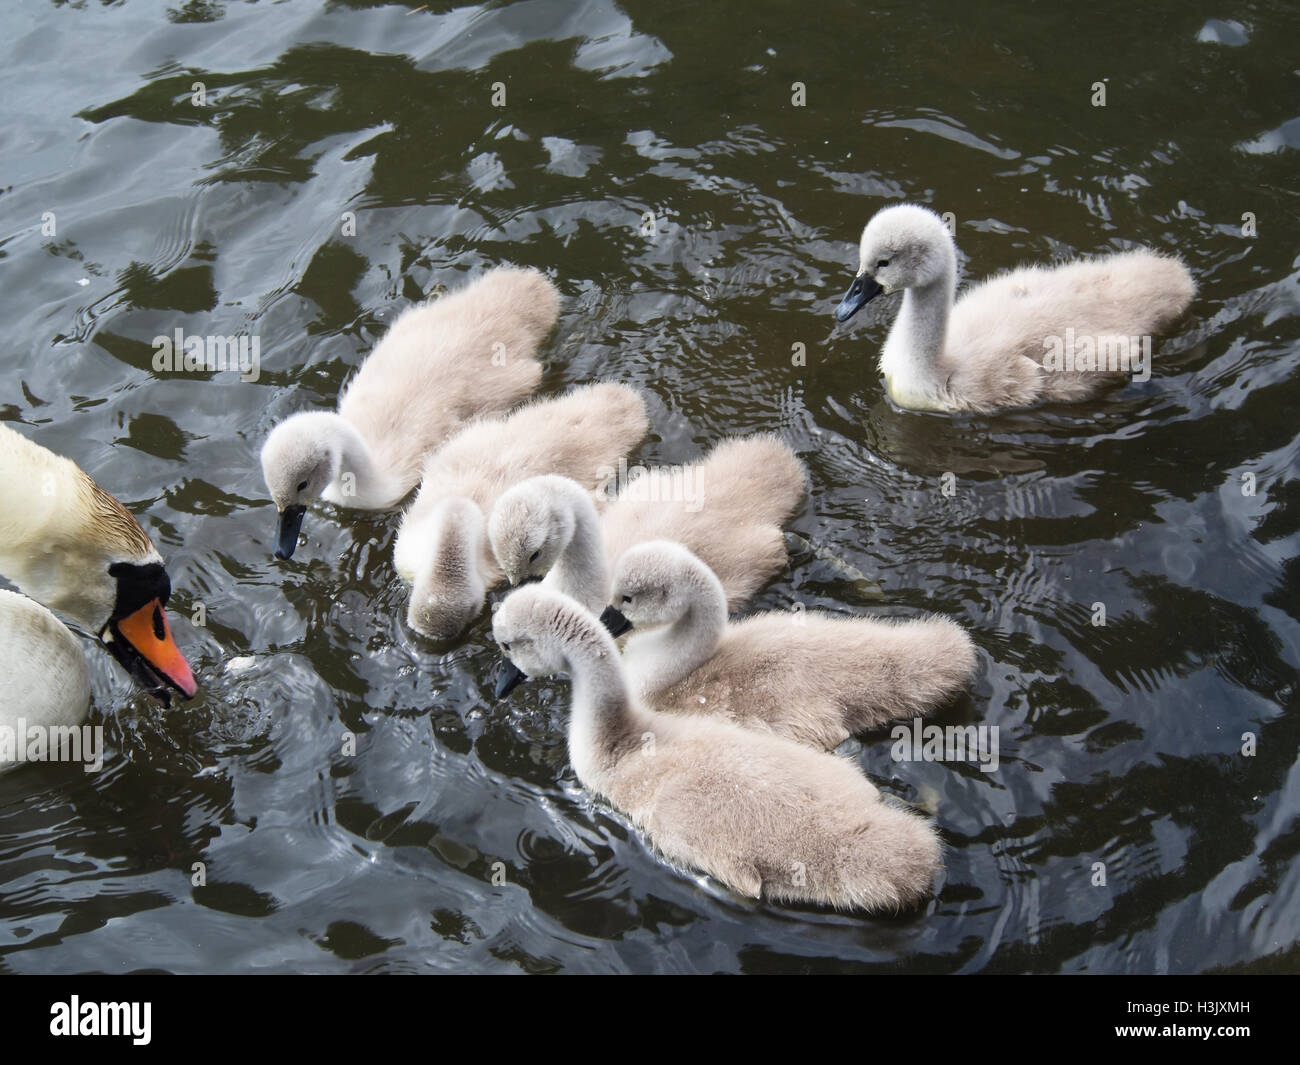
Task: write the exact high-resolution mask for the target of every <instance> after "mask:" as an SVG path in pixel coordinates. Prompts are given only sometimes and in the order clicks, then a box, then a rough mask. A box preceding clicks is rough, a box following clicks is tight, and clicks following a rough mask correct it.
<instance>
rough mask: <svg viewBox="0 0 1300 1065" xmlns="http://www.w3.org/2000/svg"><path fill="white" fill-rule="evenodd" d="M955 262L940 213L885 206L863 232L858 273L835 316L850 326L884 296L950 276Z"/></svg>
mask: <svg viewBox="0 0 1300 1065" xmlns="http://www.w3.org/2000/svg"><path fill="white" fill-rule="evenodd" d="M955 263H956V252H955V250H954V248H953V240H952V234H951V233H949V232H948V227H947V226H946V225H944V222H943V219H942V218H940V217H939V216H938V215H937V214H935V213H934V212H933V211H931V210H929V209H928V208H926V207H918V206H917V205H916V204H912V203H900V204H895V205H893V206H892V207H883V208H881V209H880V210H879V211H877V212H876V213H875V214H874V215H873V216H872V218H871V221H870V222H868V223H867V225H866V228H865V229H863V231H862V240H861V242H860V243H859V245H858V273H857V276H856V277H854V279H853V284H852V285H850V286H849V290H848V292H847V293H845V295H844V299H843V300H841V301H840V305H839V306H838V307H837V308H836V309H835V317H836V318H837V319H838V320H839V321H841V322H847V321H848V320H849V319H850V318H852V317H853V316H854V315H855V314H857V313H858V311H860V310H861V309H862V308H863V307H865V306H866V305H867V303H868V302H869V301H870V300H873V299H875V297H877V296H879V295H881V294H882V293H884V294H886V295H887V294H889V293H891V292H898V291H899V290H900V289H905V288H917V287H920V286H925V285H929V284H933V283H934V282H935V281H939V280H941V279H942V278H944V277H945V276H951V275H952V271H953V268H954V265H955Z"/></svg>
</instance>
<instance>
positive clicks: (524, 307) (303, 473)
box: [262, 266, 559, 558]
mask: <svg viewBox="0 0 1300 1065" xmlns="http://www.w3.org/2000/svg"><path fill="white" fill-rule="evenodd" d="M558 316H559V294H558V293H557V292H556V289H555V286H554V285H552V284H551V282H550V281H549V280H547V278H546V277H545V275H543V274H542V273H540V272H539V271H537V270H531V269H519V268H516V267H506V266H501V267H497V268H495V269H493V270H489V271H488V272H487V273H485V274H483V276H482V277H480V278H478V279H477V280H476V281H474V282H472V283H470V284H468V285H466V286H465V287H464V288H462V289H460V290H458V291H456V292H452V293H449V294H448V295H445V296H442V297H440V298H438V299H435V300H431V301H430V302H427V303H422V304H420V305H419V306H416V307H411V308H409V309H408V310H406V311H405V312H404V313H403V314H402V315H401V317H399V318H398V319H397V321H395V322H394V323H393V325H392V328H390V329H389V330H388V332H387V333H385V334H384V336H383V338H382V339H381V340H380V341H379V343H378V344H377V345H376V346H375V350H374V351H372V352H371V353H370V355H369V357H368V358H367V359H366V360H365V362H363V363H362V364H361V368H360V369H359V370H357V373H356V376H354V377H353V378H352V379H351V380H350V381H349V382H348V383H347V384H346V385H345V386H344V388H343V391H342V393H341V394H340V396H339V402H338V411H337V412H333V411H306V412H303V413H300V414H295V415H292V416H291V417H289V418H286V419H285V420H284V421H283V422H281V423H280V424H279V425H277V426H276V427H275V428H274V429H273V430H272V431H271V434H270V435H269V436H268V437H267V439H266V443H265V444H263V445H262V475H263V477H264V478H265V479H266V486H267V488H268V489H270V492H271V498H272V499H273V500H274V501H275V505H276V507H277V509H278V510H279V514H280V520H279V527H278V529H277V532H276V547H275V557H276V558H291V557H292V556H293V552H294V548H295V547H296V546H297V543H298V533H299V531H300V529H301V528H302V520H303V515H304V514H305V513H306V511H307V507H308V506H310V505H311V504H312V503H313V502H315V501H316V500H317V499H324V500H325V501H326V502H329V503H336V504H338V505H339V506H344V507H355V508H358V509H361V510H389V509H392V508H393V507H395V506H397V504H398V503H400V502H401V501H402V500H403V499H405V498H406V496H407V495H409V494H410V492H411V490H412V489H413V488H415V486H416V485H417V484H419V482H420V471H421V468H422V467H423V465H424V461H425V459H426V458H428V456H429V454H430V453H431V452H432V451H433V450H434V448H436V447H438V445H440V444H441V443H442V442H443V441H444V440H445V439H446V438H447V437H448V436H450V435H451V434H452V433H453V432H455V431H456V430H457V429H459V428H461V427H462V426H463V425H465V424H466V423H468V422H469V421H470V420H472V419H473V418H476V417H478V416H480V415H484V414H493V413H497V412H499V411H504V410H508V409H509V408H510V407H513V406H514V405H515V404H516V403H518V402H519V401H520V400H522V399H524V398H525V397H526V396H528V395H529V394H530V393H532V392H533V390H534V389H536V388H537V384H538V382H539V381H540V380H541V376H542V367H541V364H540V363H539V362H538V361H537V359H536V355H537V348H538V345H540V344H541V342H542V340H543V339H544V338H545V336H546V334H547V333H549V332H550V331H551V329H552V328H553V327H554V326H555V322H556V319H557V318H558Z"/></svg>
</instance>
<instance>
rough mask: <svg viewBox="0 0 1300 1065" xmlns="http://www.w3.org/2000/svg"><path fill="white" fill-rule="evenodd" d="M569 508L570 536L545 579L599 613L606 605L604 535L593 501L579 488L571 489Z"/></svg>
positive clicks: (608, 576)
mask: <svg viewBox="0 0 1300 1065" xmlns="http://www.w3.org/2000/svg"><path fill="white" fill-rule="evenodd" d="M566 505H568V506H569V507H570V508H571V509H572V512H573V519H574V524H573V536H572V538H571V539H570V540H569V542H568V543H567V544H566V545H565V547H564V550H563V551H562V552H560V557H559V558H558V559H557V560H556V562H555V565H554V566H552V567H551V572H550V573H549V574H547V578H546V579H547V581H548V582H550V583H551V585H552V587H555V588H558V589H559V590H560V591H562V592H564V593H565V594H566V595H569V596H572V597H573V598H574V599H576V600H578V602H580V603H581V604H582V605H583V606H585V607H586V608H587V609H588V610H590V611H592V612H593V613H596V614H599V613H600V612H601V611H602V610H604V609H605V607H606V606H608V605H609V604H608V602H607V600H608V599H609V586H610V581H611V577H612V575H611V573H610V569H609V559H608V557H607V556H606V553H605V538H604V534H603V533H602V531H601V528H600V515H599V514H597V513H596V504H595V503H593V502H592V501H591V497H590V496H588V495H587V493H586V492H584V491H582V490H580V489H579V490H577V491H571V492H570V493H569V494H568V496H567V504H566Z"/></svg>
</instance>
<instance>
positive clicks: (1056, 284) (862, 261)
mask: <svg viewBox="0 0 1300 1065" xmlns="http://www.w3.org/2000/svg"><path fill="white" fill-rule="evenodd" d="M956 280H957V249H956V245H955V244H954V242H953V238H952V234H951V233H950V232H949V231H948V227H947V226H946V225H945V224H944V222H943V220H942V219H941V218H940V217H939V216H938V215H937V214H935V213H934V212H933V211H930V210H927V209H926V208H924V207H918V206H916V205H915V204H907V203H904V204H896V205H894V206H890V207H884V208H881V209H880V210H879V211H877V212H876V214H875V215H874V216H873V217H872V219H871V221H870V222H868V223H867V226H866V228H865V229H864V230H863V231H862V240H861V243H860V245H859V249H858V272H857V276H856V277H855V278H854V279H853V284H852V285H851V286H850V287H849V290H848V292H847V293H846V294H845V296H844V298H843V300H842V301H841V302H840V304H839V307H838V308H837V309H836V311H835V317H836V318H837V319H838V320H839V321H841V322H845V321H848V319H850V318H852V317H853V315H855V314H856V313H857V312H858V311H859V310H861V309H862V307H863V306H865V305H866V303H867V302H868V301H869V300H872V299H874V298H875V297H876V296H879V295H881V294H882V293H885V294H888V293H892V292H897V291H900V290H901V291H902V292H903V305H902V308H901V309H900V310H899V312H898V317H897V318H896V319H894V324H893V326H892V327H891V328H890V330H889V336H888V338H887V339H886V341H885V347H884V350H883V351H882V353H881V356H880V369H881V371H882V373H883V374H884V376H885V388H886V390H887V391H888V393H889V396H890V398H891V399H893V401H894V402H895V403H897V404H898V405H899V406H900V407H905V408H909V409H911V410H929V411H948V412H952V411H975V412H988V411H993V410H997V409H1000V408H1008V407H1025V406H1029V405H1031V404H1035V403H1042V402H1073V401H1076V400H1083V399H1088V398H1091V397H1092V396H1094V395H1096V394H1097V393H1099V392H1100V391H1102V390H1103V389H1105V388H1107V387H1110V386H1112V385H1114V384H1116V383H1118V382H1119V381H1121V380H1123V379H1124V378H1125V377H1126V376H1129V375H1136V376H1138V377H1139V378H1140V379H1145V377H1143V376H1142V375H1144V374H1146V375H1149V374H1150V369H1151V367H1150V353H1151V335H1152V334H1153V333H1156V332H1159V331H1161V330H1162V329H1164V328H1165V327H1166V326H1168V325H1169V324H1170V323H1172V322H1173V321H1174V320H1176V319H1177V318H1178V317H1179V316H1180V315H1181V314H1182V313H1183V312H1184V311H1185V310H1186V309H1187V307H1188V305H1189V304H1190V303H1191V301H1192V296H1193V295H1194V294H1195V292H1196V283H1195V282H1194V281H1193V280H1192V275H1191V274H1190V273H1189V272H1188V270H1187V267H1185V266H1184V265H1183V264H1182V262H1180V261H1179V260H1178V259H1177V258H1175V257H1173V256H1168V255H1161V254H1158V253H1156V252H1154V251H1149V250H1147V249H1145V248H1142V249H1138V250H1135V251H1126V252H1120V253H1118V254H1115V255H1106V256H1102V257H1100V258H1096V259H1082V260H1075V261H1073V262H1069V263H1064V264H1062V265H1059V266H1025V267H1021V268H1019V269H1016V270H1012V271H1010V272H1008V273H1005V274H999V275H997V276H995V277H992V278H990V279H989V280H987V281H985V282H983V283H982V284H979V285H976V286H974V287H973V288H970V289H967V290H966V291H965V292H964V293H962V295H961V297H960V298H959V299H958V300H957V301H956V303H954V302H953V294H954V292H955V290H956Z"/></svg>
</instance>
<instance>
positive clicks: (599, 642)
mask: <svg viewBox="0 0 1300 1065" xmlns="http://www.w3.org/2000/svg"><path fill="white" fill-rule="evenodd" d="M492 635H493V637H495V639H496V641H497V644H498V645H499V646H500V647H501V650H502V652H503V653H504V654H505V655H506V657H507V658H509V659H510V661H511V662H512V663H514V665H515V667H516V668H517V669H518V670H519V671H521V672H522V674H523V675H525V676H528V677H549V676H553V675H555V674H556V673H564V672H568V671H569V670H570V665H569V663H570V661H571V660H572V657H573V654H574V652H575V651H577V650H579V649H585V650H587V651H589V652H591V653H593V654H596V655H605V654H608V655H610V656H611V657H612V658H614V659H617V657H618V652H617V650H616V649H615V647H614V644H613V640H612V639H611V637H610V636H609V635H608V634H607V633H605V631H604V630H603V629H602V628H601V626H600V623H599V622H598V621H597V620H596V618H595V617H593V616H592V613H591V611H589V610H588V609H587V608H586V607H584V606H583V605H582V604H581V603H579V602H578V601H577V600H576V599H571V598H569V596H567V595H565V594H564V593H562V592H557V591H554V590H552V589H550V588H546V587H542V586H540V585H529V586H528V587H526V588H519V589H516V590H515V591H513V592H511V593H510V594H509V595H508V596H506V597H505V599H503V600H502V601H501V606H500V607H498V608H497V612H496V614H494V615H493V617H492ZM512 686H513V685H512ZM498 691H499V692H500V689H498ZM501 694H504V693H501Z"/></svg>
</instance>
